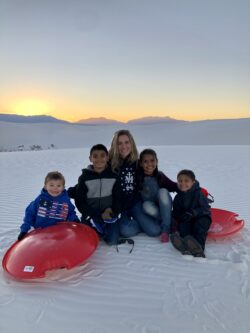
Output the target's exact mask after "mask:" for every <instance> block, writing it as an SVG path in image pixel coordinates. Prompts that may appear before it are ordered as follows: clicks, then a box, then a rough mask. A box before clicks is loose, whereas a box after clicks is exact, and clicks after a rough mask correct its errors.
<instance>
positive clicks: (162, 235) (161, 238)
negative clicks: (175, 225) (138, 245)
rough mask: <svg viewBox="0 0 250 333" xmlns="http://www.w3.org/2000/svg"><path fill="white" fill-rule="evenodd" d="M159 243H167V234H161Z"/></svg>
mask: <svg viewBox="0 0 250 333" xmlns="http://www.w3.org/2000/svg"><path fill="white" fill-rule="evenodd" d="M160 241H161V242H162V243H167V242H168V241H169V234H168V233H167V232H162V233H161V236H160Z"/></svg>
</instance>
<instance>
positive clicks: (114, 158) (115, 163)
mask: <svg viewBox="0 0 250 333" xmlns="http://www.w3.org/2000/svg"><path fill="white" fill-rule="evenodd" d="M121 135H126V136H127V137H128V138H129V141H130V143H131V153H130V154H129V156H128V162H129V163H133V162H135V161H138V157H139V154H138V150H137V148H136V144H135V140H134V138H133V136H132V134H131V133H130V132H129V131H128V130H119V131H117V132H115V134H114V136H113V139H112V142H111V147H110V150H109V160H110V164H111V167H112V170H113V171H119V169H120V167H121V165H122V163H123V159H122V158H121V156H120V154H119V150H118V139H119V137H120V136H121Z"/></svg>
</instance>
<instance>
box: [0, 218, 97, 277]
mask: <svg viewBox="0 0 250 333" xmlns="http://www.w3.org/2000/svg"><path fill="white" fill-rule="evenodd" d="M98 241H99V240H98V236H97V234H96V232H95V231H94V230H92V229H91V228H90V227H88V226H86V225H83V224H79V223H72V222H60V223H59V224H57V225H54V226H51V227H48V228H44V229H36V230H33V231H31V232H30V233H28V235H27V236H26V237H25V238H24V239H23V240H22V241H20V242H18V241H16V242H15V243H14V244H13V245H12V246H11V247H10V248H9V249H8V250H7V252H6V253H5V255H4V258H3V261H2V266H3V269H4V270H5V271H6V272H7V273H9V274H10V275H11V276H13V277H14V278H16V279H36V278H42V277H44V276H45V273H46V271H49V270H53V269H59V268H67V269H70V268H72V267H74V266H77V265H79V264H82V263H83V262H84V261H85V260H87V259H88V258H89V257H90V256H91V255H92V254H93V252H94V251H95V250H96V248H97V246H98Z"/></svg>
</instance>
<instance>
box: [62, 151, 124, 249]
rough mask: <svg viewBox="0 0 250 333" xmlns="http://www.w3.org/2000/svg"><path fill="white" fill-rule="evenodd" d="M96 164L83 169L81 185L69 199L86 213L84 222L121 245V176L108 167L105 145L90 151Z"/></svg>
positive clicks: (106, 239)
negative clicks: (119, 222) (118, 221)
mask: <svg viewBox="0 0 250 333" xmlns="http://www.w3.org/2000/svg"><path fill="white" fill-rule="evenodd" d="M89 160H90V162H91V163H92V164H91V165H90V166H88V168H85V169H83V170H82V175H81V176H80V177H79V179H78V184H77V185H76V186H74V187H70V188H69V189H68V193H69V196H70V197H71V198H74V199H75V204H76V207H77V209H78V210H79V212H80V213H81V214H82V223H84V224H87V225H89V226H91V227H93V228H94V229H95V230H96V231H97V233H98V234H99V235H100V236H102V237H103V239H104V240H105V241H106V242H107V243H108V244H109V245H113V244H117V242H118V239H119V226H118V223H116V221H117V219H118V215H119V214H120V211H121V209H120V207H121V202H120V187H119V184H118V182H117V175H116V173H114V172H113V171H112V170H111V168H110V166H109V165H108V150H107V148H106V147H105V146H104V145H102V144H97V145H94V146H93V147H92V148H91V150H90V156H89Z"/></svg>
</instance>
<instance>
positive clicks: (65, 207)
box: [18, 171, 80, 240]
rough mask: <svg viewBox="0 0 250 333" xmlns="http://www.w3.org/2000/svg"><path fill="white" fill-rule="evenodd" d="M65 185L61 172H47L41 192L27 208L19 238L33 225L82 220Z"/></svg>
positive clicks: (37, 226) (43, 225)
mask: <svg viewBox="0 0 250 333" xmlns="http://www.w3.org/2000/svg"><path fill="white" fill-rule="evenodd" d="M64 186H65V179H64V177H63V175H62V174H61V173H60V172H58V171H52V172H49V173H48V174H47V176H46V177H45V181H44V188H43V189H42V191H41V194H40V195H39V196H38V197H37V198H36V199H35V200H34V201H32V202H31V203H30V204H29V205H28V207H27V208H26V211H25V217H24V221H23V224H22V225H21V227H20V229H21V232H20V234H19V235H18V240H21V239H23V238H24V236H25V235H26V234H27V232H28V231H29V230H30V228H31V227H33V228H35V229H37V228H45V227H49V226H51V225H55V224H57V222H62V221H72V222H73V221H75V222H80V221H79V219H78V217H77V215H76V212H75V207H74V205H73V204H72V203H71V202H70V198H69V196H68V194H67V192H66V190H65V189H64Z"/></svg>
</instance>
